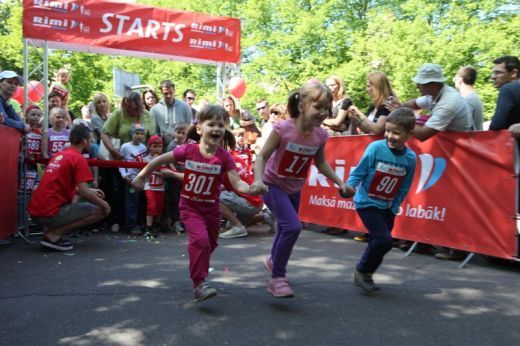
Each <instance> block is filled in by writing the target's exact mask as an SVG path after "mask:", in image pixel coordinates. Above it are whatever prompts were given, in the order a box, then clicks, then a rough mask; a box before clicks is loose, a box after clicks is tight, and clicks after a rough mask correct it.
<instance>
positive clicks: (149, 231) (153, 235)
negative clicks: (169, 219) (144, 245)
mask: <svg viewBox="0 0 520 346" xmlns="http://www.w3.org/2000/svg"><path fill="white" fill-rule="evenodd" d="M143 236H144V237H145V238H146V240H152V239H155V238H157V237H159V233H157V232H155V231H154V230H153V229H152V227H146V231H145V232H144V233H143Z"/></svg>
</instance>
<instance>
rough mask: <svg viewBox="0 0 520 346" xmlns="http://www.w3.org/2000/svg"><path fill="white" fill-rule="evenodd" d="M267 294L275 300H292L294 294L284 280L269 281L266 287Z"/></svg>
mask: <svg viewBox="0 0 520 346" xmlns="http://www.w3.org/2000/svg"><path fill="white" fill-rule="evenodd" d="M267 292H269V293H271V294H272V295H273V296H275V297H276V298H292V297H294V292H293V290H292V289H291V286H289V283H288V282H287V279H286V278H274V279H270V280H269V284H268V285H267Z"/></svg>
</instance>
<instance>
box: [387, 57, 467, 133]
mask: <svg viewBox="0 0 520 346" xmlns="http://www.w3.org/2000/svg"><path fill="white" fill-rule="evenodd" d="M412 80H413V81H414V82H415V83H416V85H417V89H419V92H420V93H421V97H418V98H416V99H413V100H409V101H406V102H404V103H403V104H402V106H403V107H409V108H412V109H423V110H427V111H428V112H429V113H430V118H429V119H428V120H427V121H426V123H425V124H424V126H419V125H416V126H415V130H414V134H415V137H416V138H417V139H418V140H420V141H425V140H427V139H428V138H430V137H432V136H434V135H435V134H436V133H437V132H443V131H469V130H471V127H472V124H473V121H472V119H471V112H470V109H469V107H468V105H467V103H466V101H465V100H464V98H463V97H462V96H461V95H460V94H459V92H458V91H457V90H455V89H454V88H452V87H450V86H447V85H445V84H444V81H446V77H444V75H443V74H442V69H441V67H440V66H439V65H438V64H430V63H427V64H423V65H422V66H421V67H420V68H419V71H417V74H416V75H415V77H413V78H412ZM391 106H393V107H395V106H396V104H395V102H394V103H393V104H391Z"/></svg>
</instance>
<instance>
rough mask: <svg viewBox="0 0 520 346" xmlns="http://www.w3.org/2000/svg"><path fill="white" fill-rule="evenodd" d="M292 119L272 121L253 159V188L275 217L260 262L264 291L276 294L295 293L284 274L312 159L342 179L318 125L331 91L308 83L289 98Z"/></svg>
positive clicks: (341, 185)
mask: <svg viewBox="0 0 520 346" xmlns="http://www.w3.org/2000/svg"><path fill="white" fill-rule="evenodd" d="M287 107H288V111H289V114H290V116H291V119H289V120H285V121H282V122H279V123H275V124H274V125H273V130H272V132H271V133H270V134H269V137H268V138H267V140H266V141H265V145H264V146H263V147H262V150H261V151H260V153H259V155H258V157H257V159H256V162H255V168H254V172H255V182H254V183H253V184H252V185H251V191H252V192H257V191H263V190H265V189H267V188H268V192H267V193H266V194H264V202H265V204H266V205H267V206H268V207H269V209H270V210H271V211H272V212H273V214H274V215H275V217H276V220H277V232H276V235H275V238H274V240H273V246H272V249H271V256H270V257H268V258H266V259H265V261H264V266H265V268H266V269H267V271H269V272H270V273H271V279H270V280H269V284H268V286H267V291H268V292H269V293H271V294H272V295H273V296H275V297H279V298H281V297H293V296H294V292H293V291H292V289H291V287H290V286H289V283H288V282H287V279H286V277H285V272H286V267H287V263H288V262H289V258H290V257H291V252H292V249H293V247H294V244H295V243H296V240H297V239H298V235H299V234H300V231H301V228H302V225H301V223H300V220H299V218H298V207H299V204H300V190H301V188H302V187H303V185H304V183H305V179H306V178H307V172H308V171H309V167H310V165H311V161H312V160H313V159H314V165H315V166H316V167H317V168H318V170H319V171H320V172H321V173H323V174H324V175H325V176H326V177H327V178H329V179H330V180H332V181H333V182H334V183H336V184H337V185H338V186H339V188H340V190H342V191H344V190H345V184H344V183H343V182H342V181H341V179H340V178H339V177H338V176H337V175H336V174H335V173H334V171H333V170H332V168H331V167H330V166H329V164H328V163H327V161H325V142H326V140H327V137H328V135H327V131H326V130H325V129H323V128H321V124H322V122H323V120H324V119H326V118H327V116H329V115H330V114H331V107H332V94H331V92H330V90H329V89H328V88H327V87H326V86H325V85H323V84H321V83H307V84H305V85H304V86H303V87H301V88H300V89H299V90H298V91H296V92H294V93H292V94H291V95H290V96H289V100H288V104H287Z"/></svg>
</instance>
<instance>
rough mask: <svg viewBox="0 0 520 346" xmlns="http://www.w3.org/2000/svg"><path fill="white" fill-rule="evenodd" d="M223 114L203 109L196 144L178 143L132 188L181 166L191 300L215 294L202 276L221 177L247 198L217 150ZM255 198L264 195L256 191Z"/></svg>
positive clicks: (214, 232) (214, 230)
mask: <svg viewBox="0 0 520 346" xmlns="http://www.w3.org/2000/svg"><path fill="white" fill-rule="evenodd" d="M226 119H227V113H226V111H225V110H224V108H222V107H220V106H207V107H205V108H204V109H203V110H201V111H200V112H199V113H198V114H197V120H198V123H197V125H196V130H197V133H198V134H199V135H200V143H191V144H184V145H181V146H179V147H177V148H175V149H174V150H173V151H172V152H167V153H165V154H162V155H160V156H158V157H156V158H154V159H153V160H152V161H151V162H150V163H148V165H147V166H146V167H145V168H144V169H142V170H141V172H139V174H138V175H137V177H136V178H135V179H134V182H133V185H134V187H135V188H137V189H142V188H143V185H144V179H145V177H147V176H148V175H149V174H150V173H151V172H153V171H155V169H156V168H157V167H159V166H161V165H167V164H169V163H175V162H180V163H183V164H184V166H185V170H184V178H183V181H184V182H183V187H182V191H181V201H180V203H179V209H180V214H181V220H182V222H183V223H184V226H185V227H186V231H187V232H188V237H189V242H188V254H189V256H190V276H191V279H192V281H193V287H194V296H195V301H196V302H199V301H203V300H206V299H208V298H212V297H214V296H216V295H217V290H216V289H214V288H213V287H211V286H209V284H208V283H207V282H206V281H205V280H206V277H207V276H208V271H209V263H210V255H211V253H212V252H213V250H215V248H216V247H217V239H218V231H219V226H220V207H219V196H220V186H221V185H222V181H223V175H224V174H227V175H228V178H229V180H230V182H231V184H232V185H233V187H234V188H235V189H236V190H237V191H239V192H242V193H250V191H249V189H250V186H249V185H248V184H247V183H245V182H244V181H242V179H240V177H239V175H238V173H237V171H236V167H235V161H233V159H232V158H231V155H230V154H229V153H228V152H227V151H226V150H225V149H224V148H222V147H221V146H220V144H221V143H222V141H223V139H224V135H225V133H226V122H225V120H226ZM257 190H258V192H257V194H260V193H262V192H264V190H262V189H257Z"/></svg>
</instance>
